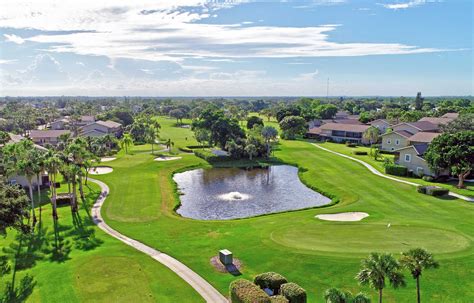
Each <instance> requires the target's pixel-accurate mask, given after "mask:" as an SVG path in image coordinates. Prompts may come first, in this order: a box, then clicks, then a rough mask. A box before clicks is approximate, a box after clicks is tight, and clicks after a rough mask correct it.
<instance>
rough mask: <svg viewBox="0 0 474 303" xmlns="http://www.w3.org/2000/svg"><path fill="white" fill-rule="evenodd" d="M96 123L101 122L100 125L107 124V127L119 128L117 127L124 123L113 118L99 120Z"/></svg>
mask: <svg viewBox="0 0 474 303" xmlns="http://www.w3.org/2000/svg"><path fill="white" fill-rule="evenodd" d="M96 123H97V124H100V125H103V126H105V127H108V128H117V127H120V126H122V124H120V123H117V122H115V121H111V120H107V121H97V122H96Z"/></svg>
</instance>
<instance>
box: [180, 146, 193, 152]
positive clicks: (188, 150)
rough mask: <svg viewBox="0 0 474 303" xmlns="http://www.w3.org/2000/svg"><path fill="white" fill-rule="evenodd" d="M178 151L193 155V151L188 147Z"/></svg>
mask: <svg viewBox="0 0 474 303" xmlns="http://www.w3.org/2000/svg"><path fill="white" fill-rule="evenodd" d="M178 149H179V150H180V151H182V152H183V153H192V152H193V150H192V149H190V148H187V147H178Z"/></svg>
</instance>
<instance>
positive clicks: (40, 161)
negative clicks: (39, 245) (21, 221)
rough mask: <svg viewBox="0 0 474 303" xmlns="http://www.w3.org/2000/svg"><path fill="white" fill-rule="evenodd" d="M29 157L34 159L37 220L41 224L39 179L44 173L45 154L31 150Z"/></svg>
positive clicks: (37, 150)
mask: <svg viewBox="0 0 474 303" xmlns="http://www.w3.org/2000/svg"><path fill="white" fill-rule="evenodd" d="M31 156H32V158H33V159H35V162H36V163H35V164H36V165H35V166H34V171H35V174H36V189H37V201H38V205H39V220H40V223H41V212H42V208H41V187H40V179H41V173H43V172H44V171H45V166H46V163H45V160H46V158H45V153H44V152H42V151H40V150H39V149H36V148H35V149H33V150H32V151H31Z"/></svg>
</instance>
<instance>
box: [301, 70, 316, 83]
mask: <svg viewBox="0 0 474 303" xmlns="http://www.w3.org/2000/svg"><path fill="white" fill-rule="evenodd" d="M318 75H319V70H315V71H314V72H311V73H302V74H300V75H299V76H298V77H297V79H300V80H302V81H308V80H314V79H316V78H317V76H318Z"/></svg>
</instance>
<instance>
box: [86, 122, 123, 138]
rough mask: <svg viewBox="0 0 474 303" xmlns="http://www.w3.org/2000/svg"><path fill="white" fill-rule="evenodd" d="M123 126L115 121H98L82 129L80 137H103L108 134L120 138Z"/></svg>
mask: <svg viewBox="0 0 474 303" xmlns="http://www.w3.org/2000/svg"><path fill="white" fill-rule="evenodd" d="M121 132H122V124H120V123H117V122H114V121H110V120H108V121H97V122H94V123H90V124H87V125H85V126H83V127H81V128H80V130H79V135H80V136H83V137H102V136H105V135H108V134H111V135H114V136H119V135H120V134H121Z"/></svg>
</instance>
